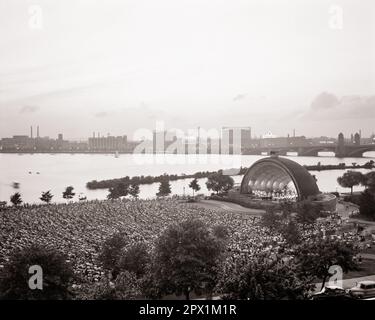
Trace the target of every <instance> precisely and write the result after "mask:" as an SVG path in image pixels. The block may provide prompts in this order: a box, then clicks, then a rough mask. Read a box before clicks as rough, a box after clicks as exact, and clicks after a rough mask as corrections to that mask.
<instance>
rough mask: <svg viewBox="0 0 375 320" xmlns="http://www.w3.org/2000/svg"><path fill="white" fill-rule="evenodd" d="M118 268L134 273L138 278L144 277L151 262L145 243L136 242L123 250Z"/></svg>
mask: <svg viewBox="0 0 375 320" xmlns="http://www.w3.org/2000/svg"><path fill="white" fill-rule="evenodd" d="M118 260H119V261H118V269H119V270H120V271H121V272H123V271H128V272H132V273H134V274H135V275H136V276H137V278H140V277H142V276H143V275H144V274H145V273H146V270H147V268H148V266H149V264H150V254H149V252H148V248H147V245H146V244H145V243H142V242H140V243H136V244H134V245H132V246H131V247H129V248H128V249H126V250H125V251H122V252H121V254H120V257H119V259H118Z"/></svg>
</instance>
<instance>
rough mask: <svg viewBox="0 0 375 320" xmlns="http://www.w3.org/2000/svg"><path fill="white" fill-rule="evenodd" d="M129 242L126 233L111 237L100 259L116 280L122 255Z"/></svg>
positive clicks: (105, 242) (106, 241)
mask: <svg viewBox="0 0 375 320" xmlns="http://www.w3.org/2000/svg"><path fill="white" fill-rule="evenodd" d="M128 242H129V239H128V236H127V235H126V233H124V232H118V233H115V234H113V235H111V236H110V237H109V238H108V239H106V240H105V241H104V243H103V247H102V250H101V252H100V254H99V257H98V259H99V261H100V262H101V264H102V265H103V268H104V269H107V270H109V271H110V272H111V273H112V276H113V278H116V276H117V275H118V273H119V269H118V261H119V258H120V254H121V251H122V250H123V249H124V248H125V246H126V245H127V244H128Z"/></svg>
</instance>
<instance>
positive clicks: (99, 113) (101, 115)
mask: <svg viewBox="0 0 375 320" xmlns="http://www.w3.org/2000/svg"><path fill="white" fill-rule="evenodd" d="M94 115H95V117H97V118H105V117H108V116H109V112H106V111H100V112H97V113H95V114H94Z"/></svg>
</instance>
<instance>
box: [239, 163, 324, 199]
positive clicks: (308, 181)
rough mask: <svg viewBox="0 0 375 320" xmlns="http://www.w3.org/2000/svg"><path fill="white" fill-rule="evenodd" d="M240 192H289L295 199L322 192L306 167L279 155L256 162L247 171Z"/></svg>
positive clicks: (274, 193) (269, 194)
mask: <svg viewBox="0 0 375 320" xmlns="http://www.w3.org/2000/svg"><path fill="white" fill-rule="evenodd" d="M240 192H241V193H245V194H246V193H248V194H249V193H250V194H254V193H255V194H256V193H258V194H264V195H265V196H266V195H268V196H270V197H277V196H280V197H281V196H282V195H287V194H288V195H290V196H292V197H293V200H295V201H298V200H304V199H308V198H309V197H311V196H316V195H318V194H319V193H320V191H319V188H318V186H317V184H316V181H315V179H314V177H313V176H312V175H311V174H310V173H309V172H308V171H307V170H306V168H304V167H303V166H301V165H300V164H298V163H297V162H294V161H292V160H289V159H287V158H280V157H278V156H272V157H269V158H264V159H261V160H258V161H257V162H255V163H254V164H253V165H252V166H251V167H250V168H249V169H248V170H247V172H246V173H245V175H244V177H243V179H242V183H241V189H240Z"/></svg>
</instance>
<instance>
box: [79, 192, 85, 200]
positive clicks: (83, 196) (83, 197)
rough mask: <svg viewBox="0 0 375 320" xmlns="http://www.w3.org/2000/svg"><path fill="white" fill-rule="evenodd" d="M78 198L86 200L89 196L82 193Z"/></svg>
mask: <svg viewBox="0 0 375 320" xmlns="http://www.w3.org/2000/svg"><path fill="white" fill-rule="evenodd" d="M78 200H79V201H85V200H87V197H86V196H85V195H84V194H83V193H80V194H79V196H78Z"/></svg>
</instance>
